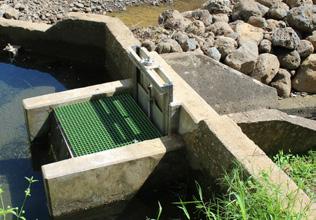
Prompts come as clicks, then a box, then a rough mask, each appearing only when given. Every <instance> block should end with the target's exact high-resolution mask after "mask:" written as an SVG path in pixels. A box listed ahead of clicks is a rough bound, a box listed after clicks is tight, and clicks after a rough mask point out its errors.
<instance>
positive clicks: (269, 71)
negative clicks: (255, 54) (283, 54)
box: [251, 53, 280, 84]
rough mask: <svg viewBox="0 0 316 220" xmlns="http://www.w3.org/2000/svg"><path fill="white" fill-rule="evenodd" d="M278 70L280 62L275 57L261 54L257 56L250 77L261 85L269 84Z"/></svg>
mask: <svg viewBox="0 0 316 220" xmlns="http://www.w3.org/2000/svg"><path fill="white" fill-rule="evenodd" d="M279 68H280V62H279V60H278V58H277V57H276V56H275V55H273V54H270V53H263V54H260V55H259V58H258V61H257V63H256V66H255V69H254V70H253V72H252V73H251V77H253V78H255V79H256V80H258V81H260V82H262V83H265V84H269V83H270V82H271V81H272V79H273V78H274V77H275V75H276V74H277V72H278V71H279Z"/></svg>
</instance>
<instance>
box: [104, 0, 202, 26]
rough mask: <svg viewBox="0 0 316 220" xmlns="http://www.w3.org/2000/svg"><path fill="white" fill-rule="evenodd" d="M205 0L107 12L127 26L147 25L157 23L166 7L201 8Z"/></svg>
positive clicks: (180, 8)
mask: <svg viewBox="0 0 316 220" xmlns="http://www.w3.org/2000/svg"><path fill="white" fill-rule="evenodd" d="M204 2H206V0H174V3H173V4H165V5H160V6H150V5H141V6H132V7H129V8H127V10H126V11H121V12H114V13H111V14H108V15H110V16H113V17H118V18H120V19H121V20H122V21H123V22H124V23H125V24H126V25H127V26H129V27H148V26H155V25H157V24H158V17H159V15H160V14H161V12H163V11H165V10H167V9H176V10H178V11H180V12H183V11H190V10H194V9H197V8H201V6H202V4H203V3H204Z"/></svg>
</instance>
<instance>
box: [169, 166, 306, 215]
mask: <svg viewBox="0 0 316 220" xmlns="http://www.w3.org/2000/svg"><path fill="white" fill-rule="evenodd" d="M262 179H263V180H262V182H260V183H259V182H257V181H256V180H255V179H254V178H253V177H245V176H244V174H243V172H242V170H241V168H240V167H236V168H234V169H233V170H232V172H231V173H230V174H226V175H225V176H224V178H223V179H222V180H221V181H220V182H221V184H223V185H224V186H225V187H226V188H227V192H226V193H225V194H224V195H223V196H221V197H218V198H213V199H211V200H209V201H206V200H205V198H204V197H203V192H202V188H201V186H200V185H199V184H198V183H196V188H197V197H194V198H193V201H183V200H182V199H180V201H179V202H176V203H175V204H176V205H177V206H178V207H179V208H180V209H181V210H182V211H183V214H184V216H185V218H186V219H188V220H190V219H207V220H224V219H225V220H239V219H240V220H250V219H262V220H264V219H266V220H274V219H291V220H300V219H304V216H305V212H304V211H303V212H301V213H296V212H294V211H293V209H292V208H293V206H294V202H295V195H294V194H293V195H287V197H286V199H287V201H288V203H287V204H288V206H287V207H286V208H284V206H283V205H282V204H284V196H282V195H281V194H280V192H281V190H280V186H277V185H274V184H272V183H271V182H270V181H269V180H268V175H267V174H265V173H262ZM192 206H193V207H192ZM192 209H193V211H191V212H190V211H189V210H192Z"/></svg>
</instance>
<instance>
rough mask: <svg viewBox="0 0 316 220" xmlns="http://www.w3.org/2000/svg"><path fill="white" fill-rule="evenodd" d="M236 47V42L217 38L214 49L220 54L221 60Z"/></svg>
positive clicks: (225, 38) (228, 38)
mask: <svg viewBox="0 0 316 220" xmlns="http://www.w3.org/2000/svg"><path fill="white" fill-rule="evenodd" d="M237 46H238V44H237V42H236V41H235V40H234V39H232V38H230V37H224V36H219V37H217V38H216V40H215V47H216V48H217V49H218V51H219V52H220V53H221V54H222V58H225V57H226V56H227V55H228V54H230V53H232V52H233V51H235V50H236V48H237Z"/></svg>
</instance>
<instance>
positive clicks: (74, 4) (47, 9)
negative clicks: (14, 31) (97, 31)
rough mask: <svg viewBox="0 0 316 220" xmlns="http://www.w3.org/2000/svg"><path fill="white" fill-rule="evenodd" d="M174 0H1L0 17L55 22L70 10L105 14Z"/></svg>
mask: <svg viewBox="0 0 316 220" xmlns="http://www.w3.org/2000/svg"><path fill="white" fill-rule="evenodd" d="M170 1H172V0H110V1H109V0H14V1H13V0H0V17H4V18H7V19H19V20H27V21H41V22H45V23H49V24H52V23H55V22H57V21H58V20H60V19H62V18H63V17H65V15H66V14H67V13H68V12H83V13H96V14H104V13H106V12H112V11H119V10H126V7H127V6H129V5H140V4H152V5H159V4H161V3H169V2H170Z"/></svg>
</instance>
